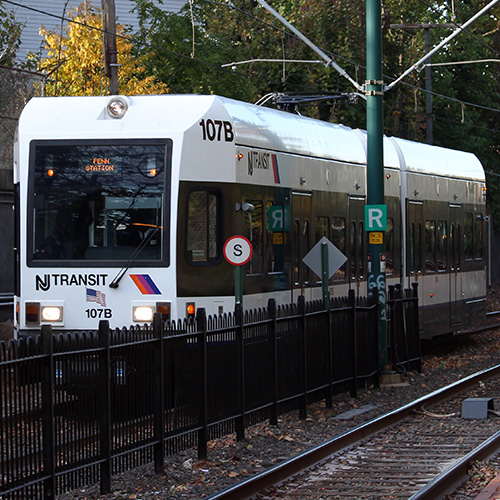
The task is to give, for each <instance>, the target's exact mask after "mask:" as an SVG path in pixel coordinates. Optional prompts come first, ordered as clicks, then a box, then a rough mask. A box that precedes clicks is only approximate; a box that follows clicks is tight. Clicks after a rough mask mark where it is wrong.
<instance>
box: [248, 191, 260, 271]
mask: <svg viewBox="0 0 500 500" xmlns="http://www.w3.org/2000/svg"><path fill="white" fill-rule="evenodd" d="M246 201H247V202H248V203H251V204H252V205H253V206H254V210H253V212H248V213H247V214H245V228H246V234H247V238H248V239H249V240H250V243H252V248H253V252H252V258H251V259H250V262H249V263H248V267H247V274H261V273H262V270H263V262H264V251H263V250H264V248H263V238H264V210H263V204H262V201H255V200H246Z"/></svg>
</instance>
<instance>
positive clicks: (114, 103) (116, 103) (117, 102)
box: [106, 95, 129, 119]
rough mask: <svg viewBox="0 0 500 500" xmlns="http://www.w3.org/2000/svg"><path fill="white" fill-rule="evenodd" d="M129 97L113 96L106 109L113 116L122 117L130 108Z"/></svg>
mask: <svg viewBox="0 0 500 500" xmlns="http://www.w3.org/2000/svg"><path fill="white" fill-rule="evenodd" d="M128 106H129V103H128V99H127V98H126V97H125V96H121V95H118V96H113V97H112V98H111V99H110V100H109V101H108V104H106V111H107V112H108V115H109V116H111V118H116V119H120V118H123V117H124V116H125V113H126V112H127V110H128Z"/></svg>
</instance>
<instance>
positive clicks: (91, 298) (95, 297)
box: [87, 288, 106, 307]
mask: <svg viewBox="0 0 500 500" xmlns="http://www.w3.org/2000/svg"><path fill="white" fill-rule="evenodd" d="M87 302H96V303H97V304H99V305H101V306H103V307H106V294H105V293H102V292H100V291H99V290H94V289H93V288H87Z"/></svg>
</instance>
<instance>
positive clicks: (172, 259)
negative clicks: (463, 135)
mask: <svg viewBox="0 0 500 500" xmlns="http://www.w3.org/2000/svg"><path fill="white" fill-rule="evenodd" d="M384 175H385V179H384V182H385V186H384V190H385V202H386V205H387V207H388V229H387V232H386V274H387V283H388V284H389V285H390V284H401V285H402V286H403V287H410V286H411V283H412V282H415V281H417V282H418V284H419V286H418V291H419V304H420V308H421V328H422V336H423V337H430V336H434V335H438V334H442V333H447V332H452V331H456V330H461V329H464V328H467V327H468V326H470V325H471V324H472V323H477V322H480V321H482V320H483V319H484V314H485V304H486V236H485V235H486V217H485V195H486V186H485V175H484V171H483V168H482V166H481V164H480V162H479V160H478V159H477V158H476V156H474V155H473V154H470V153H466V152H461V151H457V150H451V149H444V148H440V147H435V146H429V145H425V144H419V143H415V142H410V141H407V140H402V139H397V138H393V137H391V138H387V137H386V138H384ZM14 183H15V185H16V188H17V211H16V213H17V227H18V230H17V237H16V238H17V249H16V257H17V290H16V295H15V307H16V326H17V329H18V331H19V333H20V334H22V335H23V334H30V333H34V332H38V331H39V329H40V326H41V325H44V324H51V325H52V327H53V329H54V330H56V331H57V330H66V331H68V330H69V331H74V330H89V329H95V328H96V327H97V324H98V321H99V320H100V319H107V320H109V322H110V325H111V326H112V327H122V326H127V325H130V324H141V323H144V322H149V321H151V318H152V314H153V313H154V312H156V311H158V312H161V313H162V314H163V315H164V317H165V318H183V317H185V316H186V314H192V313H193V312H194V310H195V309H196V308H199V307H204V308H205V309H206V311H207V313H208V314H219V313H223V312H226V311H230V310H233V308H234V302H235V298H234V292H235V290H234V278H233V273H234V268H233V267H232V266H231V265H230V264H229V263H228V262H226V260H225V259H224V256H223V247H224V243H225V242H226V241H227V239H228V238H230V237H231V236H234V235H242V236H245V237H246V238H247V239H248V240H250V241H251V243H252V247H253V254H252V257H251V259H250V261H249V262H248V263H247V264H245V266H244V268H243V305H244V307H245V308H254V307H260V306H265V305H266V304H267V300H268V299H269V298H270V297H275V298H276V299H277V301H278V303H290V302H294V301H296V300H297V297H298V296H299V295H300V294H304V295H305V298H306V300H309V299H314V298H320V297H321V283H320V278H319V277H318V276H316V275H315V274H314V273H313V272H312V271H311V270H310V269H309V268H308V267H307V266H306V265H305V264H304V263H303V261H302V259H303V257H304V256H305V255H306V254H307V253H308V252H309V250H310V249H311V248H312V247H313V246H314V244H315V243H316V242H317V241H319V239H321V238H322V237H323V236H327V237H328V238H329V239H330V240H331V241H332V242H333V243H334V244H335V245H336V246H337V248H338V249H339V250H341V251H342V252H343V253H344V254H345V255H346V256H347V258H348V260H347V261H346V262H345V264H344V265H343V266H342V267H340V269H338V270H337V271H336V272H335V274H334V275H333V276H332V277H331V279H330V282H329V290H330V293H331V295H332V296H339V295H345V294H346V293H347V292H348V290H349V289H352V288H354V289H355V290H356V293H358V294H361V295H364V294H366V293H367V285H366V282H367V281H366V280H367V254H366V232H365V227H364V206H365V204H366V193H367V185H366V134H365V133H364V132H363V131H361V130H353V129H351V128H348V127H345V126H342V125H336V124H331V123H326V122H322V121H318V120H314V119H310V118H305V117H301V116H298V115H294V114H290V113H286V112H282V111H277V110H274V109H269V108H264V107H259V106H256V105H252V104H247V103H243V102H238V101H235V100H231V99H227V98H223V97H218V96H199V95H164V96H135V97H126V96H114V97H109V96H108V97H58V98H34V99H32V100H31V101H29V103H28V104H27V105H26V107H25V109H24V110H23V112H22V115H21V118H20V120H19V125H18V130H17V137H16V143H15V165H14Z"/></svg>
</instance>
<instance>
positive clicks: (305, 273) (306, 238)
mask: <svg viewBox="0 0 500 500" xmlns="http://www.w3.org/2000/svg"><path fill="white" fill-rule="evenodd" d="M309 232H310V224H309V220H308V219H305V220H304V223H303V228H302V245H303V247H304V248H303V255H302V258H304V257H305V256H306V255H307V254H308V253H309V250H311V248H310V244H309V242H310V241H311V239H310V235H309ZM301 269H302V282H303V283H309V282H310V281H311V273H312V271H311V270H310V268H309V266H306V265H305V264H303V265H302V266H301Z"/></svg>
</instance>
